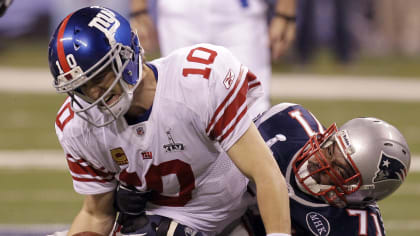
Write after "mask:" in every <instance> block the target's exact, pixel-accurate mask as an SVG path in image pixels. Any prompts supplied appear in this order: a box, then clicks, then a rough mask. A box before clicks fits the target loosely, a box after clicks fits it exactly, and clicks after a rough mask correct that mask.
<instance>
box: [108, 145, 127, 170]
mask: <svg viewBox="0 0 420 236" xmlns="http://www.w3.org/2000/svg"><path fill="white" fill-rule="evenodd" d="M111 156H112V159H113V160H114V161H115V163H117V164H118V165H120V166H121V165H126V164H128V159H127V156H126V155H125V153H124V150H123V149H122V148H120V147H119V148H114V149H111Z"/></svg>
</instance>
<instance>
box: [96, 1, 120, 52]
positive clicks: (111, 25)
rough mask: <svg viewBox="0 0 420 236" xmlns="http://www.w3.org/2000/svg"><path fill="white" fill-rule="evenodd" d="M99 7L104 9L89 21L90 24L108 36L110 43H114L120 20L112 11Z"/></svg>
mask: <svg viewBox="0 0 420 236" xmlns="http://www.w3.org/2000/svg"><path fill="white" fill-rule="evenodd" d="M97 8H101V9H102V10H101V11H100V12H99V13H98V14H96V16H95V17H94V18H93V19H92V20H91V21H90V22H89V26H90V27H95V28H97V29H98V30H100V31H102V33H104V34H105V36H106V37H107V39H108V41H109V44H111V45H114V44H115V42H116V41H115V32H117V29H118V27H120V22H119V21H118V20H117V18H116V17H115V14H114V13H113V12H112V11H110V10H108V9H106V8H102V7H97Z"/></svg>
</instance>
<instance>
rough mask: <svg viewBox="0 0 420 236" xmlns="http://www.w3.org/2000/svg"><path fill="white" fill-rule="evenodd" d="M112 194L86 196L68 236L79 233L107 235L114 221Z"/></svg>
mask: <svg viewBox="0 0 420 236" xmlns="http://www.w3.org/2000/svg"><path fill="white" fill-rule="evenodd" d="M113 201H114V192H108V193H103V194H97V195H86V197H85V199H84V202H83V206H82V209H81V210H80V212H79V214H78V215H77V216H76V218H75V219H74V220H73V223H72V225H71V228H70V230H69V233H68V235H74V234H77V233H81V232H90V233H98V234H99V235H108V234H109V232H111V230H112V226H113V224H114V220H115V210H114V207H113Z"/></svg>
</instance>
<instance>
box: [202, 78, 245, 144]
mask: <svg viewBox="0 0 420 236" xmlns="http://www.w3.org/2000/svg"><path fill="white" fill-rule="evenodd" d="M252 79H253V74H252V73H247V74H246V77H245V79H244V82H243V84H242V86H241V88H240V90H239V92H238V93H237V94H236V95H235V99H234V100H233V101H232V102H231V103H230V104H229V106H228V107H227V108H226V109H225V110H224V113H223V117H221V118H220V119H219V120H218V121H217V123H216V125H215V126H214V128H213V130H212V131H211V132H210V133H209V137H210V138H211V139H213V140H218V141H219V142H222V141H223V140H224V139H225V138H226V137H228V136H229V135H230V134H231V133H232V131H233V130H234V129H235V127H236V125H237V124H238V123H239V121H240V120H241V119H242V117H243V116H244V115H245V114H246V111H247V104H246V95H247V93H248V89H249V85H248V81H249V80H252Z"/></svg>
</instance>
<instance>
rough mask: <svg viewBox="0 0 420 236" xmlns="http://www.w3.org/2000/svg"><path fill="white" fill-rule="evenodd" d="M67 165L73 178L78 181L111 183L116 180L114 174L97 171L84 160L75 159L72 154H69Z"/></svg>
mask: <svg viewBox="0 0 420 236" xmlns="http://www.w3.org/2000/svg"><path fill="white" fill-rule="evenodd" d="M67 164H68V166H69V169H70V173H71V175H72V178H73V179H74V180H77V181H82V182H86V181H96V182H109V181H111V180H113V179H114V174H113V173H107V172H104V171H103V170H99V169H96V168H94V167H92V166H91V165H90V164H89V163H88V162H86V161H85V160H83V159H82V158H74V157H72V156H71V155H70V154H67Z"/></svg>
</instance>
